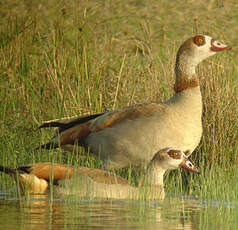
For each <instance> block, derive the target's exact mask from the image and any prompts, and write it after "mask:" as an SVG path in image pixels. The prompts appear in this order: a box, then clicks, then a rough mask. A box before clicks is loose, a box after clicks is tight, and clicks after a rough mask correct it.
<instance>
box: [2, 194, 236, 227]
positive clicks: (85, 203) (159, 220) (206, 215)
mask: <svg viewBox="0 0 238 230" xmlns="http://www.w3.org/2000/svg"><path fill="white" fill-rule="evenodd" d="M0 213H1V215H0V229H7V230H12V229H14V230H15V229H20V230H21V229H22V230H23V229H24V230H25V229H27V230H31V229H32V230H33V229H34V230H38V229H41V230H44V229H52V230H53V229H57V230H59V229H67V230H68V229H148V230H150V229H157V230H164V229H166V230H170V229H171V230H175V229H178V230H180V229H191V230H197V229H202V230H204V229H209V230H210V229H216V230H218V229H238V205H236V204H235V203H232V202H220V201H212V202H211V201H209V202H208V201H201V200H198V199H194V198H191V197H171V196H170V197H166V199H165V200H164V201H163V202H161V201H153V202H148V201H146V202H143V201H124V200H93V201H89V200H77V199H73V198H70V199H67V198H66V199H53V200H52V201H50V199H49V197H48V196H34V197H30V198H16V197H14V196H13V195H11V194H8V193H4V192H2V193H1V194H0Z"/></svg>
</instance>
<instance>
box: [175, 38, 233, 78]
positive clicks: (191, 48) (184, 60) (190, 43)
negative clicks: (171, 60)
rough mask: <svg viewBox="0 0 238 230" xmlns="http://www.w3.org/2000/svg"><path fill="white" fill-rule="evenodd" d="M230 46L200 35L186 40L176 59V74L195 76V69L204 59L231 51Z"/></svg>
mask: <svg viewBox="0 0 238 230" xmlns="http://www.w3.org/2000/svg"><path fill="white" fill-rule="evenodd" d="M230 49H231V47H229V46H228V45H226V44H224V43H222V42H220V41H217V40H215V39H214V38H212V37H210V36H208V35H203V34H198V35H196V36H194V37H191V38H189V39H188V40H186V41H185V42H184V43H183V44H182V45H181V46H180V48H179V50H178V53H177V57H176V66H175V72H176V74H186V75H194V74H195V67H196V66H197V65H198V64H199V63H200V62H202V61H203V60H204V59H206V58H208V57H210V56H213V55H214V54H216V53H217V52H220V51H225V50H230Z"/></svg>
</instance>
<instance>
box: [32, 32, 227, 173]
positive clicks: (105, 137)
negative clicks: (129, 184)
mask: <svg viewBox="0 0 238 230" xmlns="http://www.w3.org/2000/svg"><path fill="white" fill-rule="evenodd" d="M229 49H230V47H228V46H227V45H225V44H223V43H221V42H218V41H216V40H215V39H213V38H211V37H209V36H207V35H196V36H194V37H192V38H189V39H188V40H187V41H185V42H184V43H183V44H182V45H181V47H180V48H179V50H178V53H177V58H176V65H175V75H176V82H175V87H174V90H175V94H174V96H173V97H172V98H170V99H169V100H168V101H167V102H165V103H150V104H138V105H132V106H129V107H125V108H122V109H118V110H113V111H110V112H105V113H100V114H95V115H90V116H85V117H80V118H77V119H72V120H66V121H62V122H60V121H59V122H47V123H45V124H43V125H42V126H40V128H43V127H58V131H57V132H56V135H55V137H54V138H53V139H52V140H51V141H50V142H49V143H47V144H44V145H42V146H41V147H39V148H46V149H50V148H57V147H59V146H61V147H62V148H64V147H65V148H66V147H68V146H73V145H74V144H76V145H79V146H83V147H84V148H85V149H86V150H87V151H88V152H90V154H91V155H93V156H95V157H100V159H102V160H103V164H104V167H105V168H107V169H112V168H115V169H116V168H123V167H128V166H130V165H133V166H137V165H140V164H147V163H148V162H149V161H150V160H151V159H152V158H153V156H154V154H155V153H156V152H157V151H158V150H160V149H163V148H165V147H167V146H175V147H177V148H178V149H181V150H182V151H186V152H189V153H190V154H191V153H192V152H193V150H194V149H195V148H196V147H197V145H198V144H199V142H200V139H201V135H202V122H201V116H202V96H201V92H200V87H199V80H198V77H197V76H196V73H195V67H196V66H197V65H198V64H199V63H200V62H201V61H203V60H204V59H206V58H208V57H210V56H212V55H214V54H216V53H217V52H219V51H224V50H229ZM37 149H38V148H37Z"/></svg>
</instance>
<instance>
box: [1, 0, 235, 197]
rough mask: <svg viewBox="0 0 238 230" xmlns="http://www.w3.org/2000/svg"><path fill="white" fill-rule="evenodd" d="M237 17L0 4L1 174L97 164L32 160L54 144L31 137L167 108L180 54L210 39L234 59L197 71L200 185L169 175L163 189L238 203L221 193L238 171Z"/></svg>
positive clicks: (187, 7) (92, 4) (94, 4)
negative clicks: (73, 120) (153, 106)
mask: <svg viewBox="0 0 238 230" xmlns="http://www.w3.org/2000/svg"><path fill="white" fill-rule="evenodd" d="M237 9H238V4H237V3H236V1H235V0H231V1H229V2H228V1H223V2H221V1H209V3H205V2H204V1H202V0H200V1H184V2H181V1H177V0H176V1H165V0H162V1H156V0H149V1H139V0H138V1H121V0H120V1H119V0H115V1H109V0H107V1H97V0H91V1H80V0H79V1H56V0H50V1H49V0H47V1H46V0H43V1H39V2H34V1H30V0H25V1H18V0H8V1H3V2H1V3H0V16H1V17H0V23H1V26H0V60H1V62H0V96H1V99H0V100H1V103H0V117H1V123H0V125H1V130H0V154H1V158H0V162H1V164H3V165H8V166H17V165H20V164H25V163H29V162H38V161H55V162H64V163H69V164H85V165H88V166H92V165H95V164H97V163H96V162H95V161H93V160H91V159H89V160H88V159H86V160H80V159H78V157H77V156H74V155H71V154H69V153H64V152H62V151H61V150H56V151H54V152H53V151H51V152H46V151H44V152H43V151H42V152H41V153H38V152H33V151H32V149H33V148H34V147H36V146H38V145H39V143H40V142H44V141H45V140H48V139H49V138H50V137H51V136H52V131H49V130H42V131H41V132H40V131H38V130H37V131H36V127H37V126H38V125H39V124H41V123H42V121H45V120H51V119H56V118H61V117H67V116H73V115H83V114H89V113H95V112H101V111H106V110H111V109H113V108H117V107H123V106H126V105H130V104H134V103H143V102H150V101H164V100H166V99H168V98H169V97H171V95H173V90H172V88H173V84H174V71H173V68H174V62H175V55H176V52H177V49H178V47H179V45H180V44H181V42H183V41H184V39H187V38H188V37H190V36H191V35H193V34H194V33H208V34H211V35H212V36H214V37H217V38H219V39H220V40H225V42H226V43H228V44H229V45H232V46H233V51H232V52H229V53H228V52H227V53H223V54H218V55H217V56H216V57H213V58H211V59H209V60H207V61H205V62H204V63H203V64H201V65H200V66H199V68H198V69H197V73H198V75H199V76H200V82H201V90H202V94H203V102H204V113H203V128H204V133H203V137H202V141H201V143H200V145H199V147H198V148H197V150H196V151H195V152H194V154H193V155H192V158H193V159H194V161H195V162H196V164H198V165H199V166H200V168H201V171H202V175H201V176H194V175H189V174H185V173H183V174H182V175H181V174H180V173H178V172H175V173H171V174H170V175H168V176H167V180H166V185H167V188H168V191H169V192H170V191H177V192H181V190H182V191H184V190H185V191H188V192H189V193H190V194H201V195H202V196H205V194H209V192H210V190H212V193H211V192H210V194H213V195H216V196H218V197H219V194H220V193H221V192H222V191H220V190H219V189H218V187H219V188H224V189H225V191H226V190H227V189H230V188H231V191H230V193H229V194H233V193H235V191H232V186H231V187H230V186H228V185H227V183H229V182H230V181H233V179H232V178H234V175H235V172H237V167H236V165H237V163H238V158H237V152H238V151H237V150H238V144H237V143H238V142H237V136H238V118H237V114H238V97H237V95H238V88H237V84H238V80H237V75H238V64H237V53H236V50H237V48H236V47H234V46H236V44H237V43H238V36H237V34H238V27H237V17H238V16H237V14H235V10H237ZM82 161H83V162H82ZM180 177H183V182H181V180H179V179H178V178H180ZM233 182H234V181H233ZM233 182H231V183H230V185H231V184H233ZM176 185H179V186H177V187H176ZM225 191H223V194H225ZM236 191H238V190H236ZM207 196H208V195H207ZM231 196H232V197H235V196H234V195H231Z"/></svg>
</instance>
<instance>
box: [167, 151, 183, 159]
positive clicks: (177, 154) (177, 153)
mask: <svg viewBox="0 0 238 230" xmlns="http://www.w3.org/2000/svg"><path fill="white" fill-rule="evenodd" d="M168 155H169V156H170V157H171V158H173V159H180V158H181V152H180V151H179V150H174V149H171V150H169V151H168Z"/></svg>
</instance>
